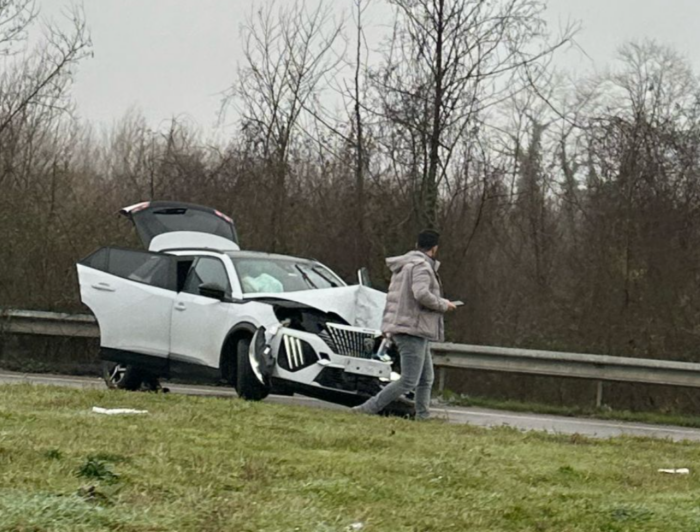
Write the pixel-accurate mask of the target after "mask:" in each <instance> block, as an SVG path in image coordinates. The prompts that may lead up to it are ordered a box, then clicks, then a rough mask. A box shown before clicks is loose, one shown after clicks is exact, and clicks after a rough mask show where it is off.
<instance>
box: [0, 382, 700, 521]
mask: <svg viewBox="0 0 700 532" xmlns="http://www.w3.org/2000/svg"><path fill="white" fill-rule="evenodd" d="M92 406H102V407H131V408H138V409H146V410H148V411H149V413H148V414H146V415H142V416H129V417H127V416H124V417H116V416H102V415H99V414H93V413H91V412H90V410H91V408H92ZM699 459H700V445H697V444H690V443H671V442H666V441H654V440H641V439H615V440H611V441H597V440H590V439H586V438H584V437H580V436H578V435H575V436H566V437H564V436H547V435H543V434H537V433H528V434H524V433H520V432H517V431H515V430H509V429H496V430H485V429H478V428H474V427H468V426H455V425H447V424H444V423H442V422H439V421H431V422H424V423H418V422H410V421H404V420H399V419H383V418H370V417H366V416H356V415H352V414H347V413H345V412H333V411H324V410H315V409H305V408H301V407H290V406H281V405H273V404H265V403H257V404H253V403H245V402H243V401H240V400H235V399H217V398H202V397H186V396H178V395H171V394H168V395H153V394H139V393H127V392H110V391H84V390H68V389H63V388H50V387H32V386H30V385H5V386H1V387H0V530H2V531H10V530H12V531H23V532H29V531H32V532H38V531H44V530H61V531H63V530H65V531H81V530H85V531H96V530H120V531H145V530H153V531H155V530H164V531H165V530H168V531H169V530H176V531H181V530H182V531H209V530H232V531H258V530H261V531H262V530H265V531H278V530H279V531H345V530H362V531H363V532H371V531H428V530H430V531H448V530H455V531H485V530H493V531H513V530H517V531H538V532H540V531H547V530H551V531H584V530H586V531H588V530H591V531H593V530H595V531H610V532H613V531H640V530H642V531H644V530H655V531H689V530H700V505H699V504H698V500H699V499H700V475H699V474H698V472H699V471H700V470H697V471H696V464H697V463H698V460H699ZM660 467H689V468H690V469H691V474H690V475H683V476H681V475H664V474H660V473H658V472H657V469H658V468H660Z"/></svg>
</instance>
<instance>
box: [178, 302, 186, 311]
mask: <svg viewBox="0 0 700 532" xmlns="http://www.w3.org/2000/svg"><path fill="white" fill-rule="evenodd" d="M175 310H187V306H186V305H185V304H184V303H175Z"/></svg>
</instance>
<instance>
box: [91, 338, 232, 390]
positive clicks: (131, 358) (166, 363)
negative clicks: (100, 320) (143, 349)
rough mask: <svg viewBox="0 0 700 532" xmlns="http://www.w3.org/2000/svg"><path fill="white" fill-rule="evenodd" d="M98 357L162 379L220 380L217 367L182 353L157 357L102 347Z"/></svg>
mask: <svg viewBox="0 0 700 532" xmlns="http://www.w3.org/2000/svg"><path fill="white" fill-rule="evenodd" d="M100 359H102V360H109V361H111V362H117V363H119V364H126V365H128V366H137V367H139V368H141V369H143V370H144V371H147V372H148V373H150V374H152V375H155V376H156V377H162V378H164V379H170V378H173V377H178V378H181V379H186V380H189V381H196V382H213V383H219V382H221V371H220V370H219V368H212V367H210V366H205V365H204V364H201V363H199V362H197V361H196V359H194V358H191V357H186V356H183V355H176V354H171V355H170V356H169V357H159V356H156V355H144V354H143V353H135V352H134V351H125V350H123V349H113V348H111V347H102V348H101V349H100Z"/></svg>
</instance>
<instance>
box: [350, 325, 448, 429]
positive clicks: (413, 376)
mask: <svg viewBox="0 0 700 532" xmlns="http://www.w3.org/2000/svg"><path fill="white" fill-rule="evenodd" d="M393 340H394V343H395V344H396V346H397V347H398V348H399V354H400V355H401V378H400V379H399V380H397V381H394V382H392V383H390V384H388V385H387V386H386V387H385V388H384V389H383V390H382V391H381V392H379V393H378V394H377V395H375V396H374V397H372V398H370V399H368V400H367V401H366V402H365V403H363V404H362V405H360V406H358V407H356V408H357V410H359V411H361V412H366V413H368V414H378V413H379V412H381V411H382V410H383V409H384V408H386V406H387V405H389V404H390V403H392V402H394V401H396V400H397V399H398V398H399V397H401V396H402V395H404V394H405V393H408V392H411V391H413V390H415V391H416V417H417V418H419V419H427V418H428V417H429V416H430V412H429V409H430V392H431V390H432V388H433V381H434V380H435V374H434V372H433V357H432V356H431V354H430V342H429V341H428V340H426V339H425V338H420V337H418V336H410V335H408V334H397V335H395V336H394V337H393Z"/></svg>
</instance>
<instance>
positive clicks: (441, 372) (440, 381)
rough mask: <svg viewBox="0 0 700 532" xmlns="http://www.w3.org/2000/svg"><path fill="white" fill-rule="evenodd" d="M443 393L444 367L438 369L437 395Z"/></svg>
mask: <svg viewBox="0 0 700 532" xmlns="http://www.w3.org/2000/svg"><path fill="white" fill-rule="evenodd" d="M444 391H445V366H440V367H439V368H438V393H439V394H440V395H442V392H444Z"/></svg>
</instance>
